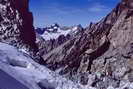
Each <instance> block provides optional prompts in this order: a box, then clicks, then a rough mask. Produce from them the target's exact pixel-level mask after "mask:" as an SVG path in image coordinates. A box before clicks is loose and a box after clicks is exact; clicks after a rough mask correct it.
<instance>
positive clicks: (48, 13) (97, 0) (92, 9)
mask: <svg viewBox="0 0 133 89" xmlns="http://www.w3.org/2000/svg"><path fill="white" fill-rule="evenodd" d="M118 2H120V0H30V10H31V11H32V12H33V15H34V25H35V27H45V26H47V25H51V24H53V23H55V22H57V23H59V24H60V25H65V26H72V25H77V24H81V25H83V26H87V25H89V23H90V22H97V21H98V20H100V19H102V18H103V17H105V16H106V15H107V14H108V13H109V12H110V11H111V10H112V9H113V8H114V7H115V6H116V5H117V3H118Z"/></svg>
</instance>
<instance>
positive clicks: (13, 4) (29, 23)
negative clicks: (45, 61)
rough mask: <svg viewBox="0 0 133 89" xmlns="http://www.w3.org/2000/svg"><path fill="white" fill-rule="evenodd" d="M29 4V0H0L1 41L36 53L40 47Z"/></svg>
mask: <svg viewBox="0 0 133 89" xmlns="http://www.w3.org/2000/svg"><path fill="white" fill-rule="evenodd" d="M28 4H29V0H0V41H1V42H6V43H8V44H11V45H14V46H16V47H18V48H19V49H23V50H25V51H27V52H30V54H35V53H36V52H37V51H38V48H37V46H36V44H35V41H36V36H35V32H34V27H33V16H32V13H31V12H30V11H29V7H28V6H29V5H28Z"/></svg>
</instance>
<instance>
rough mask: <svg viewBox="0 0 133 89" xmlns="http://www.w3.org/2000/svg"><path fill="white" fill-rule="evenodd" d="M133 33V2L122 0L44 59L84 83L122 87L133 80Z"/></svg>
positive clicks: (54, 68)
mask: <svg viewBox="0 0 133 89" xmlns="http://www.w3.org/2000/svg"><path fill="white" fill-rule="evenodd" d="M132 36H133V1H132V0H122V1H121V3H119V4H118V5H117V6H116V8H115V9H113V10H112V12H111V13H109V14H108V15H107V16H106V17H105V18H103V19H102V20H101V21H99V22H98V23H91V24H90V26H89V27H87V28H86V30H85V31H84V32H83V33H82V34H80V35H77V36H75V37H73V39H70V40H68V41H67V42H65V43H64V44H62V45H61V46H59V47H57V48H55V49H53V50H52V51H51V52H50V53H48V54H47V55H44V56H43V58H44V60H45V61H46V64H47V66H48V67H49V68H50V69H52V70H55V71H58V72H59V73H60V74H61V75H64V76H66V77H68V78H70V79H72V80H75V81H78V80H79V81H80V83H82V84H83V85H91V86H94V87H96V88H98V89H107V87H109V86H113V87H114V88H118V87H121V86H123V84H126V83H129V82H130V83H131V82H133V76H132V75H133V67H132V64H133V38H132ZM127 88H128V87H127Z"/></svg>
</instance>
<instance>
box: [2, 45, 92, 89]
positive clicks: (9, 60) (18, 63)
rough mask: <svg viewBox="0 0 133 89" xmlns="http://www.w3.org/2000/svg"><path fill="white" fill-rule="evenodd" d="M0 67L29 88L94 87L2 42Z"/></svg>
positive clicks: (64, 88)
mask: <svg viewBox="0 0 133 89" xmlns="http://www.w3.org/2000/svg"><path fill="white" fill-rule="evenodd" d="M0 69H1V70H3V71H4V72H6V73H7V74H9V75H10V76H12V77H14V78H15V79H16V80H18V81H19V82H21V83H22V84H24V85H25V86H27V87H28V88H29V89H93V88H91V87H90V88H89V87H88V88H85V87H83V86H81V85H78V84H74V83H73V82H71V81H69V80H67V79H65V78H63V77H61V76H59V75H58V74H56V73H55V72H53V71H51V70H49V69H47V68H46V67H44V66H42V65H39V64H38V63H36V62H34V61H33V60H32V59H31V58H30V56H28V55H27V54H24V53H21V52H20V51H18V50H17V49H16V48H14V47H12V46H10V45H7V44H4V43H0Z"/></svg>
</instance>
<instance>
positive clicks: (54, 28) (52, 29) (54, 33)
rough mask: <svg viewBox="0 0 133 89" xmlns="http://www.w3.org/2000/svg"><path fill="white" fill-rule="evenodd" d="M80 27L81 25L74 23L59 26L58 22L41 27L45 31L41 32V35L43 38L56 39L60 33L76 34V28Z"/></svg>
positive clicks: (65, 34)
mask: <svg viewBox="0 0 133 89" xmlns="http://www.w3.org/2000/svg"><path fill="white" fill-rule="evenodd" d="M80 28H82V26H81V25H75V26H72V27H66V26H62V27H61V26H59V25H58V24H53V25H51V26H48V27H46V28H45V29H43V30H45V31H44V33H42V34H41V36H42V37H43V38H44V39H45V40H50V39H57V38H58V37H59V36H60V35H64V36H67V35H68V34H76V33H77V32H78V29H80ZM37 30H39V29H37Z"/></svg>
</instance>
